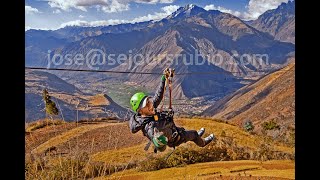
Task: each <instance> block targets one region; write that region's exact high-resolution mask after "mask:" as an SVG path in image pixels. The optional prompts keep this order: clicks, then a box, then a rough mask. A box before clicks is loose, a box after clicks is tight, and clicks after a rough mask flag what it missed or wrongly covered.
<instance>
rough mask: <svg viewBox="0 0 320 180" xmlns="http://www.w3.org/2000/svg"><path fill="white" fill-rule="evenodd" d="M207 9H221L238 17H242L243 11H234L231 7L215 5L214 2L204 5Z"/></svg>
mask: <svg viewBox="0 0 320 180" xmlns="http://www.w3.org/2000/svg"><path fill="white" fill-rule="evenodd" d="M204 9H205V10H207V11H209V10H218V11H221V12H224V13H229V14H232V15H234V16H237V17H241V15H242V14H241V13H240V12H239V11H233V10H231V9H226V8H224V7H221V6H215V5H214V4H210V5H206V6H205V7H204Z"/></svg>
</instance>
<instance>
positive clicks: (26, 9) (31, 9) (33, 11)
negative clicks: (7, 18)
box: [25, 6, 41, 14]
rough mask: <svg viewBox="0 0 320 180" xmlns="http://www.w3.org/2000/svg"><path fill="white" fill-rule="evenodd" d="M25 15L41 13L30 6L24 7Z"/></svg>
mask: <svg viewBox="0 0 320 180" xmlns="http://www.w3.org/2000/svg"><path fill="white" fill-rule="evenodd" d="M25 13H26V14H34V13H41V12H40V11H39V10H38V9H37V8H33V7H31V6H25Z"/></svg>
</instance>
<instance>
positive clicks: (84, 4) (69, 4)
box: [48, 0, 129, 13]
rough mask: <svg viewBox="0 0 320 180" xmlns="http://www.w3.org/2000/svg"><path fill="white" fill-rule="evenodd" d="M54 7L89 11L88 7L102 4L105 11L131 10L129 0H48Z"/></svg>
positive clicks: (65, 9)
mask: <svg viewBox="0 0 320 180" xmlns="http://www.w3.org/2000/svg"><path fill="white" fill-rule="evenodd" d="M48 1H49V2H48V4H49V5H50V7H52V8H59V9H62V10H64V11H70V10H71V9H72V8H75V9H79V10H82V11H87V8H88V7H92V6H100V7H101V8H102V10H103V11H104V12H107V13H111V12H121V11H127V10H129V4H128V2H127V0H48Z"/></svg>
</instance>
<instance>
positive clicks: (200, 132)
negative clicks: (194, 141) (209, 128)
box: [198, 128, 205, 137]
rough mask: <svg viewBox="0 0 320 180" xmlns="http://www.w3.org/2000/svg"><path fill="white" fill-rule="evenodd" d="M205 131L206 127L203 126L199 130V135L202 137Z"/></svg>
mask: <svg viewBox="0 0 320 180" xmlns="http://www.w3.org/2000/svg"><path fill="white" fill-rule="evenodd" d="M204 131H205V129H204V128H201V129H200V130H199V131H198V135H199V136H200V137H201V136H202V135H203V134H204Z"/></svg>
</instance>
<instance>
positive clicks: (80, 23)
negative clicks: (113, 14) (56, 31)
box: [59, 19, 129, 28]
mask: <svg viewBox="0 0 320 180" xmlns="http://www.w3.org/2000/svg"><path fill="white" fill-rule="evenodd" d="M128 22H129V21H126V20H119V19H109V20H101V21H90V22H88V21H84V20H75V21H69V22H66V23H62V24H61V25H60V27H59V28H63V27H66V26H84V27H96V26H108V25H116V24H122V23H128Z"/></svg>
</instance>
